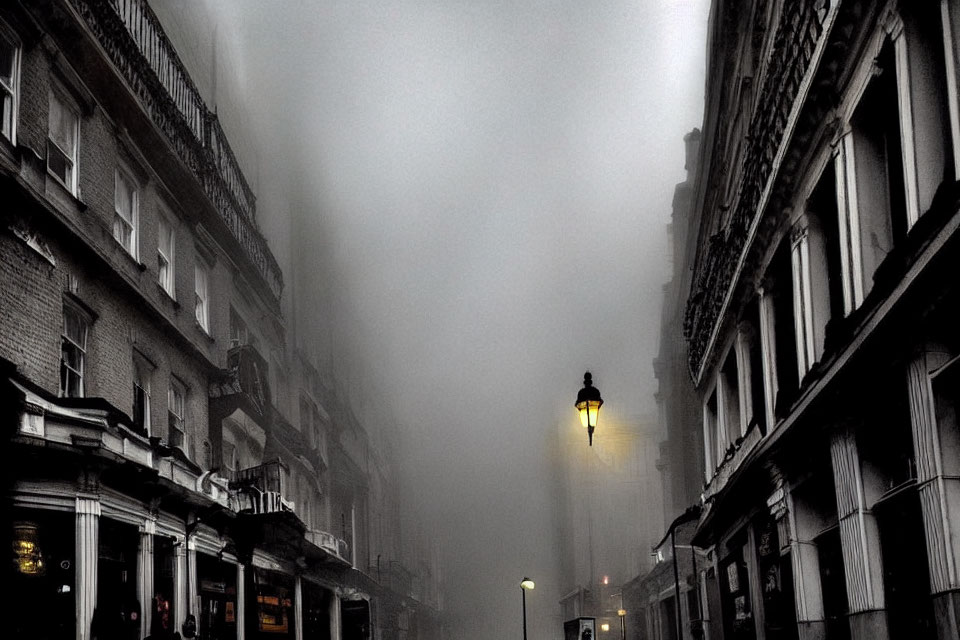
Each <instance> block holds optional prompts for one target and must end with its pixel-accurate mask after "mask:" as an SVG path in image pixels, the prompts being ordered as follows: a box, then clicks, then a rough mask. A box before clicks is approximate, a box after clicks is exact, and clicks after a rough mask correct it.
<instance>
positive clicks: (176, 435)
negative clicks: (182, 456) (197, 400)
mask: <svg viewBox="0 0 960 640" xmlns="http://www.w3.org/2000/svg"><path fill="white" fill-rule="evenodd" d="M186 395H187V391H186V388H185V387H184V386H183V385H182V384H181V383H180V382H179V381H177V380H176V379H174V378H171V379H170V389H169V390H168V391H167V427H168V430H167V443H168V444H169V445H170V446H171V447H180V448H181V449H184V450H186V448H187V436H186V428H185V427H184V405H185V402H184V400H185V398H186Z"/></svg>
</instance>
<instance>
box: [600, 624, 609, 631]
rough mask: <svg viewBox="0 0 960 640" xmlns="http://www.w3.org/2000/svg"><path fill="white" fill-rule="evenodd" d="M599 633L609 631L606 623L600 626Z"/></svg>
mask: <svg viewBox="0 0 960 640" xmlns="http://www.w3.org/2000/svg"><path fill="white" fill-rule="evenodd" d="M600 631H610V624H609V623H607V622H604V623H603V624H601V625H600Z"/></svg>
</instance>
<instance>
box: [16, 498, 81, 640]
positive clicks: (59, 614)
mask: <svg viewBox="0 0 960 640" xmlns="http://www.w3.org/2000/svg"><path fill="white" fill-rule="evenodd" d="M8 515H9V514H8ZM12 515H13V518H11V519H10V521H8V522H6V523H5V524H4V526H5V527H8V529H7V534H8V535H9V536H10V538H5V539H8V540H9V541H10V542H11V543H12V545H13V548H12V555H11V557H10V559H11V561H10V562H7V563H6V565H5V567H4V569H3V571H4V574H3V575H4V584H5V585H6V588H5V593H4V601H5V604H6V606H7V607H8V611H10V613H12V614H14V615H10V616H7V617H6V619H5V621H4V625H5V626H4V637H7V635H6V634H9V635H10V637H12V638H16V639H18V640H19V639H24V640H26V639H28V638H30V639H32V638H42V639H46V638H51V639H53V638H57V639H59V638H74V637H76V621H75V615H76V613H75V606H76V604H75V603H76V594H75V593H74V589H75V585H76V583H75V576H74V573H75V571H74V564H75V558H74V554H75V548H76V541H75V534H74V531H75V528H76V524H75V521H74V520H75V515H74V514H73V513H61V512H51V511H41V510H34V509H15V510H14V511H13V512H12Z"/></svg>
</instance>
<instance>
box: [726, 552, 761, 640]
mask: <svg viewBox="0 0 960 640" xmlns="http://www.w3.org/2000/svg"><path fill="white" fill-rule="evenodd" d="M743 550H744V549H743V544H742V543H737V544H735V545H734V546H733V548H732V549H731V552H730V555H728V556H727V557H726V558H725V559H724V560H723V562H722V563H721V564H720V590H721V591H720V597H721V602H722V604H721V611H722V613H723V629H724V637H727V638H735V639H737V640H748V639H749V640H753V638H755V637H756V635H755V630H754V622H753V606H752V604H751V602H750V584H749V577H748V573H747V565H746V562H744V556H743Z"/></svg>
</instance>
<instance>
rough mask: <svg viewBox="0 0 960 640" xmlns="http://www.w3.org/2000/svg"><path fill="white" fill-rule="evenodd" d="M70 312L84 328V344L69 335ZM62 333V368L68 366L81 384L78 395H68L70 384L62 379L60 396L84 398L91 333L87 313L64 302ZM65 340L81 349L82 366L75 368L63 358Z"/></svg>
mask: <svg viewBox="0 0 960 640" xmlns="http://www.w3.org/2000/svg"><path fill="white" fill-rule="evenodd" d="M68 313H69V314H72V315H74V316H75V317H76V318H77V321H78V322H79V323H80V326H81V328H82V330H83V340H82V342H83V344H78V343H77V341H76V340H74V339H73V338H71V337H70V336H68V335H67V314H68ZM60 334H61V335H60V339H61V352H60V367H61V369H62V368H64V367H66V368H67V370H68V371H69V372H70V373H72V374H73V375H75V376H76V377H77V378H78V379H79V380H80V383H79V385H78V386H77V391H78V394H77V395H76V396H68V395H67V390H68V389H69V387H70V385H69V384H67V385H66V386H64V383H63V380H61V381H60V392H59V396H60V397H61V398H65V397H77V398H83V397H85V395H86V385H85V384H84V383H85V373H86V372H85V367H86V361H87V338H88V337H89V335H90V323H89V321H88V318H87V317H86V315H85V314H84V313H82V312H81V311H79V310H78V309H76V308H74V307H73V306H72V305H68V304H64V305H63V325H62V327H61V332H60ZM64 341H66V342H69V343H70V344H71V345H72V346H73V347H74V348H76V349H77V350H78V351H79V353H80V358H79V360H80V362H79V364H80V367H79V369H75V368H73V367H71V366H69V365H68V364H67V363H66V362H65V361H64V359H63V347H62V343H63V342H64ZM61 375H62V374H61Z"/></svg>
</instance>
